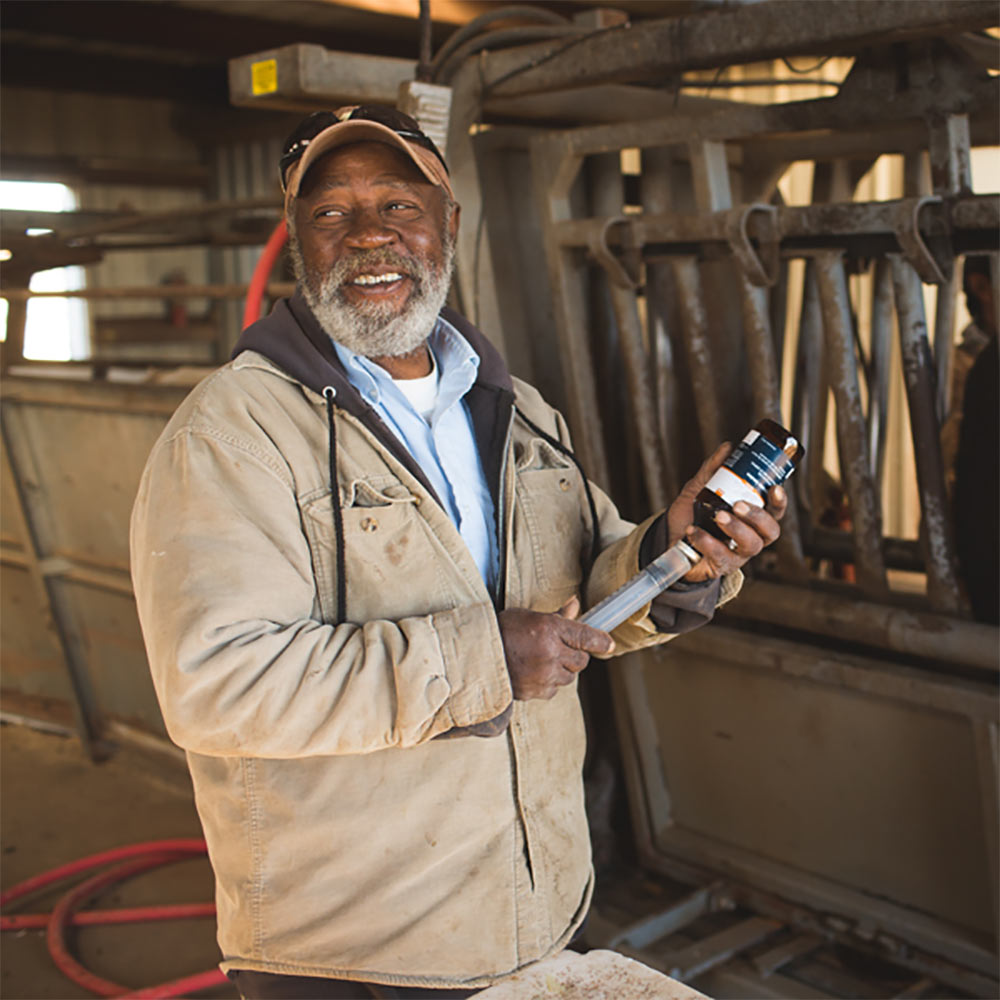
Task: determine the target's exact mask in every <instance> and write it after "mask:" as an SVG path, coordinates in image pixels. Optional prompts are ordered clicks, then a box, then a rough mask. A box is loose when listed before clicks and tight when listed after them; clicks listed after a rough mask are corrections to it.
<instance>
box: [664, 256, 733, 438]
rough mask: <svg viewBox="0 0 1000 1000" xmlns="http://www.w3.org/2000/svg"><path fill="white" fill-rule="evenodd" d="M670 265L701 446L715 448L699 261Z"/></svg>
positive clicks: (715, 411)
mask: <svg viewBox="0 0 1000 1000" xmlns="http://www.w3.org/2000/svg"><path fill="white" fill-rule="evenodd" d="M670 263H671V266H672V268H673V272H674V283H675V285H676V287H677V296H678V300H679V303H680V308H681V316H682V319H683V337H684V350H685V354H686V355H687V363H688V370H689V371H690V373H691V388H692V390H693V392H694V403H695V413H696V415H697V417H698V429H699V430H700V432H701V443H702V446H703V448H706V449H707V448H714V447H715V446H716V444H717V443H718V442H719V441H722V440H723V433H722V421H721V419H720V417H719V401H718V396H717V393H716V388H715V369H714V367H713V365H712V348H711V342H710V340H709V336H708V314H707V312H706V311H705V301H704V299H703V298H702V294H701V275H700V274H699V272H698V260H697V258H696V257H676V258H673V259H672V260H671V262H670Z"/></svg>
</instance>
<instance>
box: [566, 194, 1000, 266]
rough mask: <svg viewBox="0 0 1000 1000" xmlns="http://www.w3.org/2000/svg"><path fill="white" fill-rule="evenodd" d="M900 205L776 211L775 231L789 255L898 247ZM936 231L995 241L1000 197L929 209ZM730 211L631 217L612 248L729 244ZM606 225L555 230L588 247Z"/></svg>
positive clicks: (756, 235) (575, 224)
mask: <svg viewBox="0 0 1000 1000" xmlns="http://www.w3.org/2000/svg"><path fill="white" fill-rule="evenodd" d="M899 204H900V203H899V201H870V202H824V203H818V204H812V205H780V206H776V208H775V213H776V225H777V229H778V232H779V233H780V235H781V241H782V247H783V249H785V250H786V251H790V250H808V249H811V248H813V247H814V246H816V245H817V243H816V241H817V240H820V239H823V240H846V239H848V238H851V237H869V238H882V239H883V240H884V241H886V240H891V241H892V242H893V243H895V242H896V227H897V225H898V211H899V209H898V206H899ZM921 219H922V220H928V221H931V222H933V223H934V224H935V226H937V227H942V228H943V227H946V226H947V227H949V228H950V229H951V231H952V237H953V240H954V241H955V244H956V246H958V245H959V244H960V242H961V234H962V233H963V232H981V233H984V234H988V235H989V236H990V237H991V238H993V237H995V233H996V229H997V228H998V227H1000V195H995V194H983V195H972V196H970V197H967V198H958V199H955V200H949V201H946V202H942V203H941V204H940V205H928V206H926V207H925V208H924V209H923V211H922V213H921ZM727 220H728V211H727V210H726V209H705V210H704V211H703V212H701V213H700V214H698V215H691V214H686V215H685V214H681V213H673V212H660V213H652V212H649V213H644V214H642V215H637V216H634V217H631V218H629V219H628V220H627V222H625V223H623V224H622V225H621V226H619V227H617V228H616V230H615V231H614V232H611V233H609V234H608V243H609V244H610V245H611V246H615V245H621V244H622V243H623V242H624V241H627V242H628V244H629V245H632V246H635V245H638V246H643V247H650V249H651V250H652V247H653V245H655V249H656V251H657V252H659V253H663V252H667V250H668V249H669V244H671V243H676V244H682V245H688V244H699V245H701V244H705V243H712V244H715V243H718V244H719V245H720V246H725V245H727V243H728V240H727V233H726V224H727ZM605 221H606V220H605V219H570V218H569V217H567V218H566V219H565V220H564V221H560V222H559V223H557V224H556V225H555V227H554V228H555V233H556V238H557V241H558V243H559V244H560V245H561V246H564V247H572V246H577V247H585V246H587V245H588V243H589V242H590V241H591V240H592V239H593V236H592V232H593V229H594V228H595V227H597V226H600V225H602V224H603V223H604V222H605ZM766 225H767V224H766V223H764V221H763V220H762V219H758V218H755V217H754V216H753V215H751V216H750V218H749V219H748V221H747V231H748V233H749V235H750V238H751V239H752V240H754V241H759V240H761V239H763V238H764V237H766V236H767V235H768V231H767V229H766V228H765V226H766Z"/></svg>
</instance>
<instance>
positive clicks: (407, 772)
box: [132, 107, 785, 998]
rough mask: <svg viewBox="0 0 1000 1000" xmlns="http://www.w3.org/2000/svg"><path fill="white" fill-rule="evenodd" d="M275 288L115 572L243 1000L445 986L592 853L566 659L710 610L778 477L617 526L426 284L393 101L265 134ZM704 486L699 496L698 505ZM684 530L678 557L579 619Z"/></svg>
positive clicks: (455, 213)
mask: <svg viewBox="0 0 1000 1000" xmlns="http://www.w3.org/2000/svg"><path fill="white" fill-rule="evenodd" d="M280 172H281V180H282V184H283V186H284V188H285V192H286V200H285V213H286V218H287V221H288V225H289V233H290V253H291V256H292V261H293V263H294V267H295V271H296V275H297V278H298V289H297V291H296V293H295V295H294V296H293V297H292V298H291V299H289V300H282V301H281V302H279V303H278V304H277V305H276V307H275V309H274V311H273V312H272V313H271V315H270V316H268V317H267V318H266V319H264V320H261V321H260V322H259V323H256V324H254V325H253V326H251V327H250V328H249V329H248V330H246V331H245V332H244V334H243V336H242V337H241V338H240V341H239V343H238V344H237V346H236V350H235V352H234V356H233V360H232V361H231V362H230V363H229V364H227V365H225V366H224V367H223V368H221V369H219V371H217V372H215V373H214V374H212V375H211V376H209V377H208V378H207V379H206V380H205V381H204V382H202V383H201V384H200V385H199V386H198V387H197V388H196V389H195V390H194V391H193V392H192V393H191V395H190V396H189V397H188V399H187V400H185V402H184V403H183V404H182V405H181V407H180V409H179V410H178V412H177V413H176V414H175V415H174V417H173V418H172V419H171V421H170V423H169V424H168V426H167V428H166V429H165V430H164V432H163V435H162V436H161V438H160V439H159V441H158V442H157V444H156V446H155V447H154V449H153V452H152V454H151V456H150V459H149V462H148V464H147V467H146V471H145V473H144V475H143V479H142V482H141V485H140V489H139V495H138V498H137V500H136V506H135V510H134V513H133V520H132V560H133V578H134V582H135V591H136V598H137V603H138V607H139V613H140V619H141V623H142V628H143V634H144V637H145V640H146V645H147V650H148V653H149V661H150V666H151V670H152V674H153V679H154V683H155V686H156V690H157V695H158V697H159V700H160V705H161V707H162V710H163V716H164V719H165V721H166V725H167V728H168V731H169V733H170V735H171V737H172V738H173V739H174V740H175V741H176V742H177V743H178V744H179V745H180V746H181V747H183V748H184V749H185V750H186V751H187V757H188V762H189V765H190V769H191V774H192V778H193V781H194V786H195V792H196V798H197V805H198V810H199V814H200V816H201V820H202V824H203V826H204V829H205V836H206V839H207V841H208V846H209V855H210V859H211V862H212V866H213V869H214V871H215V875H216V881H217V894H216V896H217V903H218V922H219V944H220V947H221V949H222V953H223V968H224V969H226V970H227V971H228V972H229V974H230V975H231V976H232V978H233V979H234V980H235V981H236V983H237V986H238V987H239V989H240V992H241V994H242V995H243V996H245V997H281V998H333V997H350V998H354V997H372V996H377V997H396V996H399V997H404V996H405V997H430V996H433V997H442V996H444V997H448V996H455V997H461V996H468V995H470V994H471V993H472V992H474V991H475V990H476V989H478V988H481V987H485V986H487V985H489V984H491V983H495V982H498V981H501V980H503V979H504V978H505V977H506V976H509V975H510V974H512V973H513V972H516V971H517V970H518V969H519V968H522V967H523V966H525V965H527V964H529V963H531V962H534V961H537V960H538V959H541V958H544V957H546V956H548V955H551V954H553V953H554V952H556V951H558V950H559V949H561V948H564V947H565V946H566V945H567V944H568V943H569V942H570V941H571V940H572V939H573V937H574V935H575V934H576V933H577V931H578V930H579V928H580V926H581V924H582V923H583V920H584V918H585V916H586V913H587V908H588V905H589V902H590V896H591V892H592V887H593V886H592V883H593V875H592V868H591V863H590V847H589V839H588V833H587V824H586V817H585V812H584V803H583V783H582V775H581V772H582V765H583V755H584V729H583V722H582V717H581V712H580V704H579V700H578V698H577V693H576V686H577V676H578V674H579V672H580V671H581V670H582V669H584V668H585V667H586V666H587V663H588V662H589V658H590V657H591V656H600V657H605V656H609V655H611V654H612V652H622V651H628V650H633V649H638V648H641V647H643V646H648V645H652V644H655V643H660V642H664V641H666V640H668V639H669V638H671V637H672V636H673V635H675V634H677V633H679V632H682V631H685V630H687V629H689V628H693V627H695V626H697V625H700V624H703V623H704V622H706V621H708V620H709V619H710V618H711V616H712V614H713V612H714V609H715V607H716V606H717V605H718V604H719V603H721V602H722V601H724V600H726V599H728V598H729V597H731V596H732V595H733V594H734V593H735V592H736V590H737V588H738V586H739V572H738V569H739V567H740V566H741V565H742V564H743V563H744V562H745V561H746V560H747V559H748V558H750V557H751V556H753V555H755V554H756V553H757V552H759V551H760V549H761V548H762V547H763V546H764V545H766V544H768V543H770V542H772V541H773V540H774V539H775V538H776V537H777V535H778V532H779V527H778V519H779V518H780V516H781V514H782V513H783V511H784V504H785V500H784V496H783V494H782V493H781V492H780V490H776V491H775V493H774V495H773V496H772V497H771V498H770V500H769V503H768V506H767V508H766V509H759V510H757V509H753V510H750V509H743V507H742V505H737V510H736V514H737V516H734V517H730V518H728V519H727V520H726V522H725V524H724V531H725V533H726V534H727V535H728V536H729V538H730V542H729V544H728V545H726V544H723V543H722V542H720V541H718V540H717V539H715V538H713V537H712V536H711V535H709V534H707V533H705V532H703V531H701V530H699V529H696V528H692V527H691V520H692V501H693V498H694V496H695V494H696V493H697V491H698V490H699V489H700V488H701V486H702V484H703V483H704V482H705V481H706V480H707V478H708V477H709V475H710V474H711V473H712V471H714V469H715V468H716V467H717V466H718V465H719V464H720V462H721V461H722V459H723V457H724V455H725V454H726V451H725V448H721V449H719V450H718V451H717V452H716V454H715V455H714V456H713V457H712V459H710V460H709V461H708V462H706V463H705V465H704V466H703V467H702V469H701V470H699V472H698V475H697V476H695V478H694V479H692V480H691V481H690V482H689V483H688V484H687V485H686V486H685V488H684V490H683V491H682V494H681V496H680V497H679V498H678V499H677V501H675V503H674V504H673V505H672V506H671V507H670V509H669V511H667V512H657V513H655V514H653V515H652V516H651V517H650V518H648V519H647V520H646V521H645V522H644V523H643V524H640V525H638V526H635V525H632V524H629V523H627V522H625V521H623V520H622V519H621V518H620V517H619V516H618V514H617V512H616V511H615V509H614V507H613V505H612V504H611V502H610V501H609V500H608V498H607V497H606V496H604V495H603V494H602V493H601V492H600V491H599V490H597V489H596V488H595V487H593V486H591V485H589V484H588V483H587V482H586V480H585V479H584V477H583V475H582V473H581V470H580V469H579V467H578V465H577V463H576V461H575V459H574V458H573V456H572V452H571V451H570V446H569V440H568V434H567V430H566V425H565V423H564V421H563V420H562V418H561V417H560V415H559V414H558V413H557V412H556V411H554V410H552V409H551V408H550V407H549V406H547V405H546V403H545V402H544V401H543V400H542V399H541V397H540V396H539V395H538V393H537V392H536V391H535V390H534V389H532V388H531V387H530V386H528V385H527V384H525V383H524V382H521V381H520V380H518V379H516V378H513V377H512V376H511V375H510V374H509V372H508V371H507V369H506V367H505V366H504V363H503V361H502V359H501V358H500V356H499V355H498V354H497V352H496V351H495V350H494V349H493V348H492V347H491V345H490V344H489V342H488V341H487V340H486V338H485V337H484V336H483V335H482V334H481V333H480V332H479V331H478V330H476V329H475V328H474V327H473V326H472V325H471V324H469V323H468V322H467V321H466V320H465V319H463V318H462V317H461V316H459V315H458V314H457V313H455V312H452V311H451V310H449V309H448V308H446V307H444V301H445V297H446V295H447V291H448V286H449V282H450V278H451V271H452V264H453V258H454V247H455V236H456V233H457V230H458V225H459V210H458V206H457V205H456V204H455V202H454V197H453V194H452V191H451V186H450V183H449V180H448V173H447V168H446V166H445V163H444V160H443V159H442V158H441V156H440V154H439V152H438V151H437V150H436V149H435V148H434V145H433V143H431V141H430V140H429V139H428V138H427V137H426V136H425V135H424V134H423V133H422V132H421V131H420V129H419V126H418V125H417V123H416V122H415V121H413V120H412V119H410V118H408V117H407V116H405V115H401V114H399V113H398V112H395V111H393V110H392V109H387V108H375V107H361V108H348V109H342V110H341V111H339V112H323V113H320V114H319V115H313V116H310V117H309V118H308V119H306V120H305V122H303V124H302V125H301V126H300V128H299V129H297V130H296V132H294V133H293V134H292V136H290V137H289V140H288V142H287V144H286V148H285V154H284V156H283V157H282V160H281V164H280ZM723 517H725V515H723V516H722V517H720V523H721V521H722V519H723ZM682 534H687V538H688V541H689V542H690V543H691V544H692V545H694V546H695V547H696V548H697V549H698V550H699V551H701V552H702V553H703V556H704V558H703V559H702V561H701V562H700V563H699V564H698V565H697V566H696V567H695V568H694V569H693V570H692V571H691V573H690V574H689V576H688V578H687V580H686V582H685V585H684V586H683V587H680V588H677V589H675V590H673V591H670V592H668V593H667V594H665V595H663V596H662V597H661V598H658V599H657V601H656V602H654V604H653V605H652V606H651V607H649V608H648V609H646V610H645V611H643V612H641V613H639V614H637V615H636V616H634V618H633V619H631V620H629V621H628V622H626V623H625V624H624V625H622V626H621V627H620V628H619V629H617V630H616V632H615V634H614V637H613V638H612V637H610V636H608V635H606V634H605V633H603V632H599V631H596V630H595V629H592V628H589V627H587V626H586V625H583V624H582V623H580V622H578V621H575V620H574V618H575V615H576V613H577V611H578V609H579V607H580V603H581V601H584V602H585V603H587V604H592V603H594V602H596V601H597V600H599V599H600V598H602V597H603V596H605V595H606V594H608V593H610V592H611V591H612V590H614V589H615V588H616V587H618V586H619V585H620V584H621V583H623V582H625V580H626V579H627V578H628V577H629V576H631V575H632V574H634V573H635V572H637V571H638V569H639V567H640V566H641V565H643V564H645V562H647V561H648V560H649V559H651V558H653V557H655V556H656V555H658V554H659V552H660V551H662V550H663V549H664V548H665V547H666V546H667V544H668V543H669V542H670V541H673V540H675V539H676V538H678V537H680V536H681V535H682Z"/></svg>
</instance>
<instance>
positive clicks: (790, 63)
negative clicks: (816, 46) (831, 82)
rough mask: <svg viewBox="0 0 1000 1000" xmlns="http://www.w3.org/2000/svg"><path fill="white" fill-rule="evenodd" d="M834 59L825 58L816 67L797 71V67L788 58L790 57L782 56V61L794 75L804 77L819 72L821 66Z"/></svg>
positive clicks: (830, 57)
mask: <svg viewBox="0 0 1000 1000" xmlns="http://www.w3.org/2000/svg"><path fill="white" fill-rule="evenodd" d="M832 58H833V56H823V58H822V59H820V61H819V62H818V63H816V65H815V66H807V67H805V69H796V67H795V66H793V65H792V61H791V60H790V59H789V58H788V56H781V61H782V62H783V63H784V64H785V65H786V66H787V67H788V68H789V69H790V70H791V71H792V72H793V73H797V74H799V75H802V74H804V73H815V72H816V70H818V69H819V68H820V67H821V66H825V65H826V64H827V63H828V62H829V61H830V60H831V59H832Z"/></svg>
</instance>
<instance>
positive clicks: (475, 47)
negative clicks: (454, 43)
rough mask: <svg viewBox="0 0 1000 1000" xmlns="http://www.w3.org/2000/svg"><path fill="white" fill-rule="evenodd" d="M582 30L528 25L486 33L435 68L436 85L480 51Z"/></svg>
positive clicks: (446, 81)
mask: <svg viewBox="0 0 1000 1000" xmlns="http://www.w3.org/2000/svg"><path fill="white" fill-rule="evenodd" d="M583 30H584V29H582V28H577V27H575V26H573V25H559V26H556V25H551V24H541V25H529V26H527V27H521V28H502V29H500V30H498V31H487V32H486V33H485V34H482V35H480V36H479V37H477V38H470V39H469V40H468V41H467V42H466V43H465V44H464V45H462V46H460V47H459V48H457V49H456V50H455V51H454V53H453V54H452V55H451V56H449V58H448V59H446V60H445V61H444V62H442V63H441V65H440V66H439V67H438V68H437V70H436V71H435V75H434V81H435V82H436V83H444V84H446V83H448V82H450V80H451V78H452V77H453V76H454V75H455V73H456V72H458V70H459V69H460V68H461V66H462V63H464V62H465V60H466V59H468V58H469V56H471V55H475V53H477V52H480V51H481V50H482V49H502V48H509V47H511V46H514V45H525V44H527V43H529V42H538V41H547V40H548V39H550V38H563V37H564V36H565V35H567V34H570V33H574V34H577V33H580V32H582V31H583Z"/></svg>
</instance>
